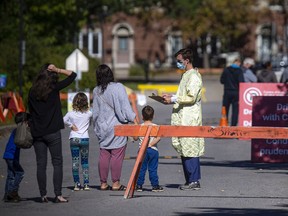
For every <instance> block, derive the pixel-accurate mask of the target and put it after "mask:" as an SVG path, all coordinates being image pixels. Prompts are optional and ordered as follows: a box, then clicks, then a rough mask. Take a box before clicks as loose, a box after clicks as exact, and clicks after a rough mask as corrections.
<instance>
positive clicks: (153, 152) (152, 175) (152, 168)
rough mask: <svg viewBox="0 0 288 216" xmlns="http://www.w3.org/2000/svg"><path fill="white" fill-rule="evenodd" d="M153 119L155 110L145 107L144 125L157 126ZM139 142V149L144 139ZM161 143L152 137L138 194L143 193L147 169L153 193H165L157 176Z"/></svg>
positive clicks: (143, 111) (143, 166)
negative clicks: (159, 145)
mask: <svg viewBox="0 0 288 216" xmlns="http://www.w3.org/2000/svg"><path fill="white" fill-rule="evenodd" d="M153 117H154V109H153V108H152V107H151V106H145V107H144V108H143V109H142V119H143V121H144V123H143V124H142V125H156V124H154V123H153V122H152V121H153ZM134 140H135V138H134ZM139 140H140V143H139V148H140V147H141V144H142V142H143V140H144V137H139ZM159 141H160V137H150V140H149V144H148V148H147V151H146V154H145V158H144V160H143V162H142V166H141V169H140V173H139V177H138V180H137V185H136V190H137V191H138V192H141V191H143V184H144V182H145V174H146V171H147V169H148V172H149V180H150V182H151V185H152V191H153V192H160V191H163V188H162V187H161V186H160V185H159V178H158V174H157V170H158V160H159V152H158V148H157V143H158V142H159Z"/></svg>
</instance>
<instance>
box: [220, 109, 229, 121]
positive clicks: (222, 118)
mask: <svg viewBox="0 0 288 216" xmlns="http://www.w3.org/2000/svg"><path fill="white" fill-rule="evenodd" d="M219 126H228V120H227V115H226V108H225V106H222V110H221V118H220V122H219Z"/></svg>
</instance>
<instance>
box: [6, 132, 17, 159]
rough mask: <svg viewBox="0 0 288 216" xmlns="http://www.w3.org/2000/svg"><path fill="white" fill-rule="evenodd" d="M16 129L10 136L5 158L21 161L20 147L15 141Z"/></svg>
mask: <svg viewBox="0 0 288 216" xmlns="http://www.w3.org/2000/svg"><path fill="white" fill-rule="evenodd" d="M15 132H16V129H14V130H13V131H12V133H11V135H10V137H9V140H8V142H7V144H6V148H5V151H4V155H3V159H12V160H17V161H19V157H20V148H18V147H17V146H16V145H15V143H14V137H15Z"/></svg>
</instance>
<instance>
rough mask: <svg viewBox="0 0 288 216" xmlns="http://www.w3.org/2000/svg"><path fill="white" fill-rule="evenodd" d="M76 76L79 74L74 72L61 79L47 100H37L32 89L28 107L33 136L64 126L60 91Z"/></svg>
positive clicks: (49, 132) (52, 131) (51, 131)
mask: <svg viewBox="0 0 288 216" xmlns="http://www.w3.org/2000/svg"><path fill="white" fill-rule="evenodd" d="M76 76H77V74H76V73H74V72H73V73H72V74H71V75H70V76H68V77H67V78H66V79H64V80H61V81H59V82H58V83H57V84H56V87H55V89H54V90H53V91H51V92H50V94H49V96H48V99H47V101H40V100H37V99H36V97H35V96H34V95H33V93H32V92H31V89H30V91H29V96H28V107H29V112H30V114H31V117H32V123H31V133H32V136H33V137H41V136H44V135H47V134H51V133H54V132H57V131H58V130H60V129H63V128H64V122H63V115H62V111H61V101H60V95H59V91H60V90H61V89H63V88H65V87H67V86H68V85H70V84H71V83H72V82H73V81H74V80H75V78H76Z"/></svg>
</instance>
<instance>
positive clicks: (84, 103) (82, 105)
mask: <svg viewBox="0 0 288 216" xmlns="http://www.w3.org/2000/svg"><path fill="white" fill-rule="evenodd" d="M72 108H73V110H74V111H79V112H82V113H83V112H86V111H87V110H88V109H89V104H88V98H87V96H86V94H85V93H83V92H78V93H77V94H76V95H75V96H74V98H73V102H72Z"/></svg>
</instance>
